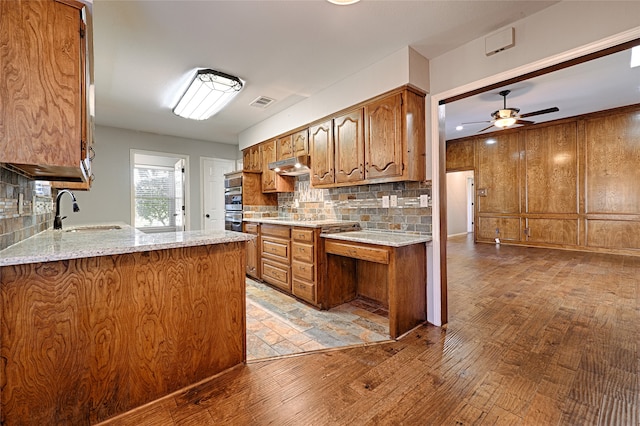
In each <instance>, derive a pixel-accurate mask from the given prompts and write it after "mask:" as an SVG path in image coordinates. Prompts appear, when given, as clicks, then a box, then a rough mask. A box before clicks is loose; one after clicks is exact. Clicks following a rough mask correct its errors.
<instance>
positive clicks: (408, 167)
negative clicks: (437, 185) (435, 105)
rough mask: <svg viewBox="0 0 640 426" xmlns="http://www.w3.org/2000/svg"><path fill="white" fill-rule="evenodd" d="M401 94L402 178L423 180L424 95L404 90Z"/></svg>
mask: <svg viewBox="0 0 640 426" xmlns="http://www.w3.org/2000/svg"><path fill="white" fill-rule="evenodd" d="M402 96H403V99H404V101H403V103H402V120H403V123H404V132H403V140H402V149H403V158H402V161H403V166H402V180H409V181H423V180H425V179H426V167H427V154H426V144H427V142H426V140H427V139H426V138H427V135H426V132H427V130H426V123H425V120H426V116H425V95H424V93H416V92H414V91H412V90H405V91H404V92H403V94H402Z"/></svg>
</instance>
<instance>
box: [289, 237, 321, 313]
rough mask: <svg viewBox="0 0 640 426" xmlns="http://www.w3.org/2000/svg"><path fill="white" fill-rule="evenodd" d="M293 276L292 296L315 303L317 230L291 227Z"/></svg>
mask: <svg viewBox="0 0 640 426" xmlns="http://www.w3.org/2000/svg"><path fill="white" fill-rule="evenodd" d="M291 234H292V239H293V242H292V243H291V244H292V248H293V255H292V256H293V260H292V266H291V272H292V276H293V283H292V292H293V294H294V296H297V297H299V298H300V299H303V300H306V301H307V302H309V303H313V304H316V302H317V300H318V298H317V285H316V284H317V268H316V265H317V263H318V262H317V249H316V247H317V243H316V238H317V237H318V232H316V231H314V229H305V228H293V230H292V232H291Z"/></svg>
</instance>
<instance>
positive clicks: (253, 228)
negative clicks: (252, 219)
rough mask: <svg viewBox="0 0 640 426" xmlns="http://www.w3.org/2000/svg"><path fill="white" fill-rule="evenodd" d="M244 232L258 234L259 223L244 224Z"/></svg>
mask: <svg viewBox="0 0 640 426" xmlns="http://www.w3.org/2000/svg"><path fill="white" fill-rule="evenodd" d="M244 232H246V233H247V234H257V233H258V224H257V223H247V222H245V223H244Z"/></svg>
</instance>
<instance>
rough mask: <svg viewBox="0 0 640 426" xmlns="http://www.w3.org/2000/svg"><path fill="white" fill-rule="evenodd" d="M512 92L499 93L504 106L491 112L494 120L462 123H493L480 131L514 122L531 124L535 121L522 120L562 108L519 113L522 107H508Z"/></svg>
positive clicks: (506, 125)
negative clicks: (508, 98) (509, 96)
mask: <svg viewBox="0 0 640 426" xmlns="http://www.w3.org/2000/svg"><path fill="white" fill-rule="evenodd" d="M509 93H511V90H503V91H501V92H500V93H499V94H500V96H502V97H503V98H504V104H503V108H502V109H499V110H497V111H494V112H493V113H492V114H491V117H492V118H493V120H491V121H472V122H470V123H462V124H463V125H464V124H474V123H491V124H490V125H489V126H487V127H485V128H484V129H482V130H479V131H478V133H482V132H484V131H485V130H488V129H490V128H492V127H494V126H495V127H499V128H501V129H505V128H507V127H510V126H513V125H514V124H522V125H530V124H534V123H535V122H533V121H529V120H522V119H523V118H527V117H533V116H536V115H542V114H548V113H550V112H558V111H560V109H559V108H558V107H553V108H547V109H541V110H539V111H534V112H528V113H526V114H519V112H520V109H518V108H507V96H508V95H509Z"/></svg>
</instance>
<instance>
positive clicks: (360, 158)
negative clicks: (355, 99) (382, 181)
mask: <svg viewBox="0 0 640 426" xmlns="http://www.w3.org/2000/svg"><path fill="white" fill-rule="evenodd" d="M333 135H334V152H335V181H336V183H345V182H358V181H362V180H364V178H365V175H364V110H363V108H359V109H358V110H356V111H353V112H349V113H347V114H344V115H341V116H339V117H336V118H334V119H333Z"/></svg>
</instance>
